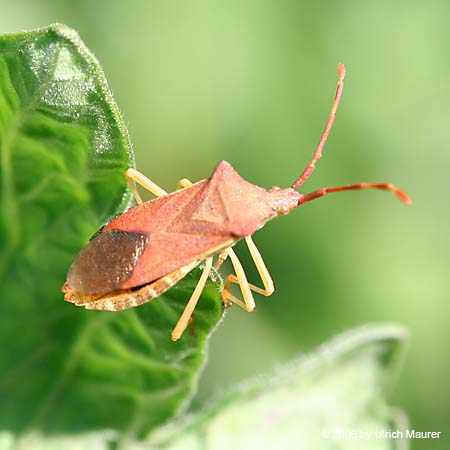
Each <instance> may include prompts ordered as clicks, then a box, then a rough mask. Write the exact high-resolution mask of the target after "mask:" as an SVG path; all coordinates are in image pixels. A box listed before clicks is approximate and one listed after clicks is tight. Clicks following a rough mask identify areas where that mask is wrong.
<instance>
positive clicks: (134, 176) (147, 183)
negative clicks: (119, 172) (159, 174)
mask: <svg viewBox="0 0 450 450" xmlns="http://www.w3.org/2000/svg"><path fill="white" fill-rule="evenodd" d="M125 177H126V179H127V181H128V184H129V185H130V187H131V190H132V191H133V194H134V197H135V198H136V203H137V204H138V205H140V204H142V198H141V196H140V195H139V192H138V190H137V188H136V183H137V184H139V185H140V186H142V187H143V188H145V189H147V191H150V192H151V193H152V194H154V195H156V196H157V197H164V196H165V195H167V192H166V191H165V190H164V189H163V188H161V187H159V186H158V185H157V184H156V183H155V182H153V181H152V180H150V179H149V178H147V177H146V176H145V175H144V174H142V173H141V172H139V171H138V170H136V169H128V170H127V171H126V172H125Z"/></svg>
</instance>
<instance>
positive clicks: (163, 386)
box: [0, 25, 222, 448]
mask: <svg viewBox="0 0 450 450" xmlns="http://www.w3.org/2000/svg"><path fill="white" fill-rule="evenodd" d="M132 165H133V156H132V151H131V145H130V142H129V139H128V134H127V130H126V128H125V126H124V123H123V121H122V119H121V116H120V114H119V111H118V108H117V105H116V104H115V102H114V100H113V98H112V95H111V93H110V91H109V89H108V86H107V83H106V79H105V77H104V74H103V72H102V70H101V68H100V66H99V63H98V62H97V60H96V59H95V58H94V56H93V55H92V53H91V52H90V51H89V50H88V49H87V48H86V47H85V45H84V44H83V43H82V42H81V40H80V38H79V37H78V35H77V34H76V32H74V31H73V30H71V29H69V28H67V27H65V26H63V25H52V26H50V27H48V28H45V29H41V30H35V31H31V32H24V33H19V34H11V35H4V36H1V37H0V177H1V179H0V182H1V197H0V242H1V243H2V250H1V253H0V283H1V287H2V296H1V299H0V346H1V348H2V351H1V352H0V430H6V431H8V432H9V433H13V435H14V436H15V439H18V441H19V444H20V445H19V447H20V446H22V448H27V445H25V443H26V442H27V438H28V437H29V436H32V435H33V433H34V432H35V431H38V432H40V433H46V434H48V433H58V434H59V433H64V434H68V433H72V432H74V431H77V432H80V433H90V432H91V431H92V430H101V429H111V430H118V431H120V432H121V437H120V439H121V440H122V441H123V442H125V441H126V440H127V439H131V438H133V437H134V436H141V435H143V434H145V433H147V432H148V431H149V430H152V429H153V428H154V427H155V426H157V425H158V424H160V423H162V422H163V421H164V420H166V419H167V418H168V417H171V416H173V415H174V414H175V412H176V411H178V410H179V409H180V408H181V407H182V406H183V404H184V402H185V401H186V398H187V396H188V395H189V394H190V393H191V392H192V390H193V388H194V386H195V382H196V377H197V375H196V373H197V371H198V369H199V367H200V366H201V365H202V363H203V360H204V353H205V345H206V337H207V335H208V334H209V333H210V331H211V329H212V328H213V327H214V326H215V324H216V323H217V321H218V320H219V318H220V317H221V315H222V303H221V300H220V296H219V294H218V291H217V286H216V285H215V284H213V283H212V282H209V284H208V286H207V288H206V290H205V293H204V294H203V295H202V298H201V299H200V301H199V307H198V309H197V310H196V313H195V323H194V325H195V335H190V333H189V332H186V333H185V335H184V336H183V338H182V339H181V340H180V341H179V342H177V343H173V342H172V341H171V340H170V331H171V329H172V328H173V326H174V324H175V323H176V320H177V318H178V316H179V315H180V313H181V311H182V309H183V308H184V306H185V303H186V300H187V299H188V298H189V295H190V293H191V292H192V290H193V286H194V285H195V282H196V280H197V279H198V277H199V270H196V271H194V272H193V273H191V274H190V275H189V276H188V277H187V278H186V279H185V280H183V281H182V282H180V283H179V284H178V285H177V286H175V287H174V288H173V289H171V290H170V291H169V292H168V293H167V294H166V295H164V296H163V297H161V298H158V299H156V300H154V301H152V302H150V303H147V304H146V305H143V306H141V307H139V308H135V309H131V310H126V311H122V312H115V313H110V312H100V311H86V310H84V309H82V308H76V307H74V306H73V305H71V304H69V303H66V302H64V301H63V296H62V294H61V292H60V289H61V286H62V284H63V283H64V280H65V273H66V271H67V268H68V267H69V265H70V263H71V262H72V260H73V259H74V257H75V255H76V253H77V252H78V251H79V250H80V249H81V248H82V247H83V246H84V245H85V244H86V242H87V240H88V238H89V237H90V236H91V235H92V234H93V233H94V232H95V231H96V229H98V227H100V226H101V225H102V224H103V223H104V222H105V221H106V220H107V219H108V218H109V217H111V216H113V215H115V214H117V213H119V212H121V211H122V210H123V209H124V207H125V206H126V205H127V204H128V203H129V200H130V194H129V192H128V190H127V185H126V181H125V177H124V173H125V170H126V169H127V168H128V167H130V166H132Z"/></svg>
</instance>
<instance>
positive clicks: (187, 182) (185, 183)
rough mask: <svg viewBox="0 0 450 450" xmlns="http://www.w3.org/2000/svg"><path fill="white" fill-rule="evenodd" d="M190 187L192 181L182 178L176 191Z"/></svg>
mask: <svg viewBox="0 0 450 450" xmlns="http://www.w3.org/2000/svg"><path fill="white" fill-rule="evenodd" d="M189 186H192V181H190V180H188V179H187V178H182V179H181V180H180V181H179V182H178V183H177V187H178V189H183V188H186V187H189Z"/></svg>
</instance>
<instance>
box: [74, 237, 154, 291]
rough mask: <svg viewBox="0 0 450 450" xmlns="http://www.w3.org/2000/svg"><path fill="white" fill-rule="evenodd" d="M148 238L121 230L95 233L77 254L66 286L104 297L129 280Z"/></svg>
mask: <svg viewBox="0 0 450 450" xmlns="http://www.w3.org/2000/svg"><path fill="white" fill-rule="evenodd" d="M148 241H149V238H148V235H147V234H143V233H135V232H130V231H122V230H108V231H104V232H99V233H97V234H96V235H94V237H93V238H92V239H91V240H90V241H89V244H88V245H87V246H86V247H85V248H84V249H83V250H82V251H81V252H80V253H79V254H78V256H77V258H76V260H75V261H74V263H73V264H72V266H71V267H70V269H69V273H68V275H67V284H68V285H69V287H70V288H71V289H73V290H74V291H78V292H82V293H85V294H106V293H109V292H111V291H114V290H115V289H119V288H120V286H121V285H122V284H123V283H124V282H125V281H126V280H128V278H130V276H131V273H132V272H133V269H134V267H135V266H136V264H137V261H138V259H139V257H140V256H141V255H142V253H143V251H144V249H145V246H146V244H147V242H148Z"/></svg>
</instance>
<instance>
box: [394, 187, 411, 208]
mask: <svg viewBox="0 0 450 450" xmlns="http://www.w3.org/2000/svg"><path fill="white" fill-rule="evenodd" d="M395 195H396V196H397V197H398V198H399V199H400V200H401V201H402V202H403V203H404V204H405V205H411V204H412V200H411V197H410V196H409V195H408V194H407V193H406V192H403V191H402V190H400V189H397V190H396V191H395Z"/></svg>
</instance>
